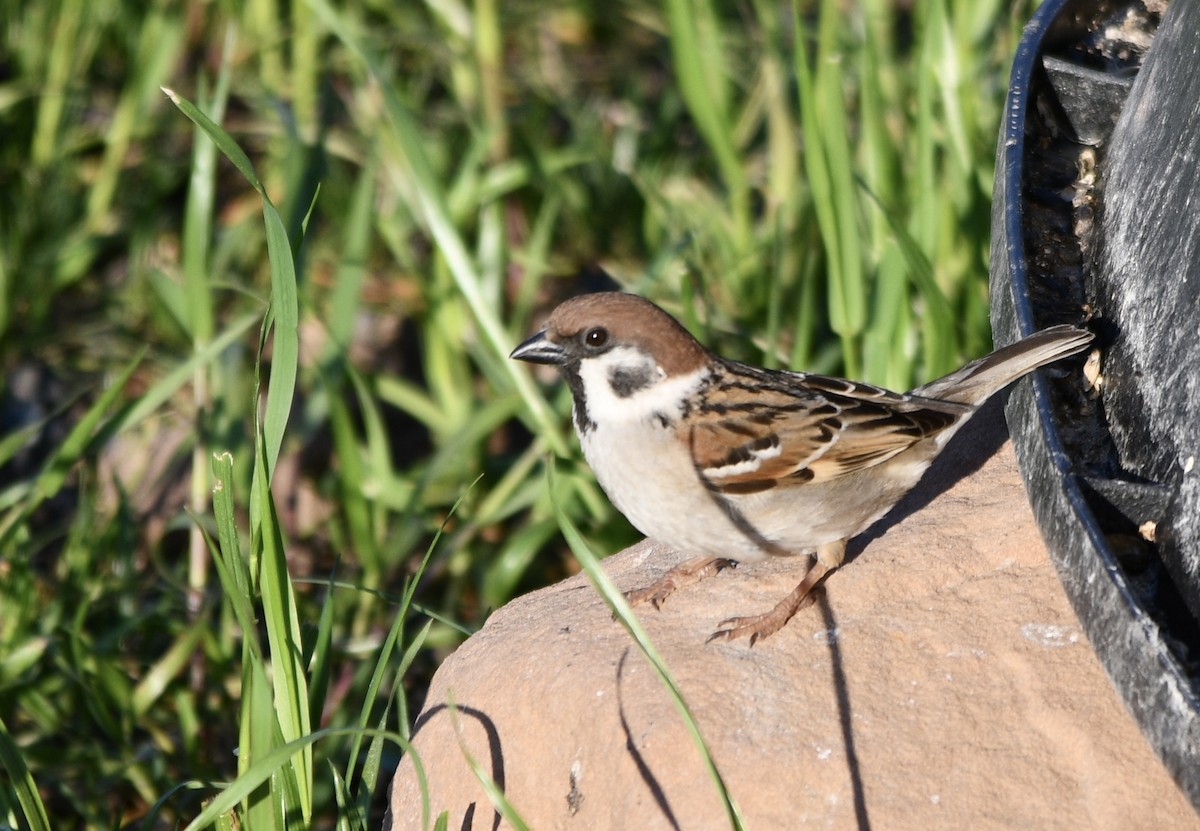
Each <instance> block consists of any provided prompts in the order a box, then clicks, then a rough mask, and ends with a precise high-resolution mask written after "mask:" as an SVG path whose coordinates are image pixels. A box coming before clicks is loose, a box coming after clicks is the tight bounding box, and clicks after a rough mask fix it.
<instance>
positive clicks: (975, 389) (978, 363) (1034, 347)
mask: <svg viewBox="0 0 1200 831" xmlns="http://www.w3.org/2000/svg"><path fill="white" fill-rule="evenodd" d="M1093 337H1094V335H1093V334H1092V333H1091V332H1089V331H1087V330H1086V329H1080V328H1077V327H1075V326H1069V325H1061V326H1051V327H1050V328H1049V329H1043V330H1042V331H1040V332H1035V333H1034V334H1032V335H1030V336H1029V337H1027V338H1024V339H1022V340H1019V341H1017V342H1016V343H1013V344H1009V345H1008V346H1005V347H1001V348H1000V349H997V350H996V351H995V352H993V353H992V354H990V355H985V356H984V357H982V358H979V359H978V360H975V361H971V363H969V364H967V365H966V366H964V367H963V368H962V369H959V370H955V371H954V372H951V373H950V374H949V375H946V376H944V377H942V378H938V379H937V380H936V381H931V382H929V383H928V384H925V385H924V386H922V387H917V388H916V389H915V390H913V391H912V394H913V395H920V396H926V397H929V398H940V399H942V400H945V401H954V402H956V403H959V404H969V405H972V406H974V405H977V404H982V403H983V402H984V401H986V400H987V399H988V398H989V397H991V396H992V395H993V394H995V393H997V392H999V391H1000V390H1002V389H1004V388H1005V387H1007V386H1008V385H1009V384H1011V383H1012V382H1013V381H1015V380H1017V379H1018V378H1020V377H1021V376H1023V375H1026V374H1028V373H1030V372H1032V371H1033V370H1035V369H1037V368H1038V367H1041V366H1045V365H1046V364H1050V363H1054V362H1055V361H1057V360H1060V359H1062V358H1066V357H1068V356H1070V355H1074V354H1076V353H1078V352H1082V351H1083V350H1084V349H1086V348H1087V346H1088V344H1090V343H1091V342H1092V339H1093Z"/></svg>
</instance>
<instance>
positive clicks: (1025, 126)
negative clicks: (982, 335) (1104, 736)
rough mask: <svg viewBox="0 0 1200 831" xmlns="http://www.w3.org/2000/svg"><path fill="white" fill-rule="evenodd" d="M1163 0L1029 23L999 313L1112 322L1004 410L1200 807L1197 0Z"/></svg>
mask: <svg viewBox="0 0 1200 831" xmlns="http://www.w3.org/2000/svg"><path fill="white" fill-rule="evenodd" d="M1147 6H1149V7H1150V9H1151V10H1150V11H1148V10H1147ZM1165 6H1166V4H1165V3H1147V4H1142V3H1133V2H1124V3H1096V2H1082V0H1048V2H1046V3H1045V4H1044V5H1043V6H1042V7H1041V8H1040V9H1039V11H1038V12H1037V14H1036V16H1035V17H1034V19H1033V21H1031V23H1030V24H1029V26H1028V27H1027V28H1026V32H1025V36H1024V38H1023V39H1022V42H1021V45H1020V48H1019V50H1018V53H1017V57H1016V60H1015V63H1014V67H1013V74H1012V80H1011V84H1010V87H1009V94H1008V109H1007V117H1006V121H1005V124H1004V126H1003V129H1002V130H1001V135H1000V141H999V147H998V151H997V170H996V189H995V204H994V207H993V213H992V238H993V241H992V252H991V293H992V327H993V331H994V333H995V338H996V341H997V343H1008V342H1011V341H1013V340H1015V339H1016V338H1018V337H1020V336H1021V335H1025V334H1029V333H1030V332H1033V331H1034V330H1036V329H1038V328H1042V327H1044V326H1046V325H1049V324H1051V323H1057V322H1061V321H1075V322H1078V321H1080V320H1083V319H1087V320H1088V321H1089V323H1088V325H1090V326H1091V327H1092V328H1093V329H1094V330H1095V331H1096V332H1097V335H1098V339H1097V342H1098V345H1099V349H1100V355H1101V356H1102V359H1101V361H1100V363H1099V365H1098V366H1095V367H1094V369H1096V370H1098V374H1097V373H1093V374H1092V376H1091V377H1092V378H1093V379H1094V383H1093V388H1092V389H1091V390H1088V389H1084V388H1083V386H1082V385H1081V384H1080V383H1079V382H1078V380H1077V378H1076V379H1075V380H1073V381H1068V380H1064V381H1054V380H1053V379H1052V378H1050V377H1049V376H1047V375H1046V374H1044V373H1040V374H1039V375H1038V376H1037V377H1035V378H1034V380H1033V383H1032V384H1029V385H1024V384H1023V385H1019V386H1018V387H1017V388H1016V389H1015V391H1014V393H1013V395H1012V396H1011V397H1010V399H1009V402H1008V405H1007V415H1008V420H1009V426H1010V429H1011V431H1012V435H1013V441H1014V444H1015V445H1016V450H1017V456H1018V459H1019V461H1020V464H1021V470H1022V475H1023V476H1024V478H1025V483H1026V487H1027V489H1028V491H1029V494H1030V499H1031V501H1032V503H1033V506H1034V513H1035V515H1036V517H1037V520H1038V524H1039V526H1040V527H1041V531H1042V534H1043V536H1044V537H1045V538H1046V541H1047V544H1048V545H1049V547H1050V550H1051V555H1052V557H1053V559H1054V563H1055V566H1056V567H1057V569H1058V573H1059V576H1060V578H1061V580H1062V583H1063V586H1064V587H1065V589H1066V591H1067V594H1068V595H1069V596H1070V599H1071V602H1072V604H1073V605H1074V608H1075V611H1076V613H1077V614H1078V616H1079V619H1080V621H1081V623H1082V624H1083V627H1084V629H1085V630H1086V632H1087V634H1088V637H1089V638H1090V640H1091V643H1092V645H1093V647H1094V648H1095V650H1096V652H1097V654H1098V655H1099V657H1100V659H1101V662H1102V663H1103V665H1104V667H1105V669H1106V671H1107V672H1108V675H1109V677H1110V678H1111V680H1112V682H1113V685H1114V686H1115V687H1116V689H1117V690H1118V691H1119V692H1120V694H1121V696H1122V697H1123V698H1124V700H1125V702H1126V704H1127V706H1128V708H1129V710H1130V712H1131V713H1132V714H1133V716H1134V718H1135V719H1136V720H1137V721H1138V723H1139V724H1140V726H1141V728H1142V731H1143V732H1144V734H1145V735H1146V737H1147V739H1148V740H1149V741H1150V743H1151V744H1152V745H1153V746H1154V748H1155V749H1156V751H1157V752H1158V754H1159V756H1160V757H1161V758H1162V760H1163V763H1164V764H1165V765H1166V767H1167V769H1168V770H1169V771H1170V772H1171V774H1172V776H1173V777H1174V778H1175V781H1176V782H1177V783H1178V784H1179V786H1180V787H1181V788H1182V789H1183V791H1184V792H1185V793H1186V794H1187V796H1188V797H1189V798H1190V799H1191V801H1192V804H1193V805H1194V806H1196V807H1197V809H1198V810H1200V2H1195V0H1193V1H1192V2H1188V0H1174V2H1172V3H1171V4H1170V7H1169V8H1167V9H1166V11H1165V13H1164V12H1162V8H1161V7H1165ZM1160 14H1161V23H1160V20H1159V15H1160ZM1131 775H1136V772H1132V771H1131Z"/></svg>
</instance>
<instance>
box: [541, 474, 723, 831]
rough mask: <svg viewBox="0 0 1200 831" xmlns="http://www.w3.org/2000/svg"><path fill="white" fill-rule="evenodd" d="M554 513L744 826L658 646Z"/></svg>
mask: <svg viewBox="0 0 1200 831" xmlns="http://www.w3.org/2000/svg"><path fill="white" fill-rule="evenodd" d="M546 476H547V481H548V488H549V491H550V494H551V495H552V496H553V495H554V494H555V493H557V490H556V488H557V483H556V482H555V473H554V464H553V462H552V461H551V462H549V463H548V464H547V466H546ZM554 515H555V517H556V518H557V519H558V525H559V527H560V528H561V529H562V532H563V537H565V538H566V540H567V545H568V546H570V548H571V552H572V553H573V554H574V555H575V558H576V559H577V560H579V564H580V565H581V566H583V570H584V571H585V572H587V576H588V579H589V580H591V582H592V585H593V586H595V587H596V591H597V592H598V593H599V594H600V597H601V598H603V600H604V602H605V603H606V604H607V605H608V607H609V608H610V609H612V610H613V614H614V615H615V616H616V618H617V619H618V620H620V621H621V624H622V625H623V626H624V627H625V628H626V629H628V630H629V634H630V635H631V636H632V637H633V641H634V643H635V644H637V647H638V649H639V650H640V651H641V653H642V654H643V655H644V656H645V657H646V661H647V662H648V663H649V664H650V666H651V667H652V668H653V669H654V673H655V674H656V675H657V676H658V678H659V680H660V681H661V682H662V685H663V687H664V688H665V689H666V690H667V693H668V694H669V695H670V697H671V702H672V703H673V704H674V705H675V709H676V710H678V711H679V715H680V716H681V717H682V718H683V723H684V726H685V727H686V728H687V731H688V733H689V734H690V735H691V737H692V742H693V743H694V744H695V745H696V749H697V750H698V751H699V753H700V758H701V760H702V761H703V763H704V767H705V769H706V770H707V771H708V776H709V778H710V779H711V780H712V783H713V787H715V788H716V790H717V795H718V796H719V797H720V798H721V803H722V805H723V806H724V808H725V818H726V820H727V821H728V822H729V827H730V828H734V829H744V828H745V820H743V819H742V814H741V811H740V810H739V809H738V807H737V804H736V803H735V802H734V801H733V795H732V794H731V793H729V788H728V787H727V786H726V785H725V779H724V777H722V776H721V772H720V771H719V770H718V769H717V763H716V761H715V760H714V759H713V757H712V754H711V753H710V752H709V750H708V745H707V744H706V743H705V741H704V736H703V735H702V734H701V733H700V726H699V725H698V724H697V723H696V718H695V716H693V715H692V711H691V708H690V707H688V704H687V701H686V700H685V699H684V697H683V692H682V691H681V690H680V689H679V685H678V684H677V683H676V681H675V677H674V675H672V673H671V670H670V669H669V668H668V667H667V664H666V662H665V661H664V660H663V658H662V655H660V654H659V652H658V649H657V648H656V647H655V646H654V644H653V642H652V641H651V640H650V635H649V633H648V632H647V631H646V629H645V627H643V626H642V624H641V621H639V620H638V619H637V616H636V615H634V613H633V609H632V608H631V607H630V605H629V601H627V600H626V599H625V595H624V594H622V593H621V590H620V589H618V588H617V586H616V584H615V583H613V581H612V578H610V577H609V576H608V572H606V571H605V570H604V568H603V567H602V566H601V565H600V560H599V559H598V558H597V557H596V555H595V554H593V553H592V550H591V548H590V547H589V546H588V544H587V541H586V540H584V538H583V535H582V534H580V533H579V529H578V528H576V527H575V524H574V523H573V522H571V519H570V517H568V516H567V514H566V512H565V511H564V510H563V509H562V505H561V502H560V501H559V500H558V499H554Z"/></svg>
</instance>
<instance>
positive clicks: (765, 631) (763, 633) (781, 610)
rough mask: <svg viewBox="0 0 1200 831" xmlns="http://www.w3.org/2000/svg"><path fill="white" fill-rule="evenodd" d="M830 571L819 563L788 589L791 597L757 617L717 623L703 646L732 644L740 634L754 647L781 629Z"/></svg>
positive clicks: (730, 619) (810, 600) (808, 600)
mask: <svg viewBox="0 0 1200 831" xmlns="http://www.w3.org/2000/svg"><path fill="white" fill-rule="evenodd" d="M831 571H833V569H831V568H829V567H828V566H826V565H824V564H823V563H821V562H820V561H819V560H818V561H817V562H815V563H813V567H812V568H810V569H809V570H808V574H806V575H804V579H803V580H801V581H800V585H798V586H796V588H794V589H792V592H791V594H789V595H788V596H787V597H785V598H784V599H783V600H780V601H779V602H778V603H776V604H775V608H773V609H771V611H769V612H764V613H763V614H761V615H749V616H747V617H730V618H726V619H725V620H723V621H721V622H720V623H718V624H717V627H718V628H717V631H715V632H713V633H712V634H711V635H709V636H708V639H707V640H706V641H705V643H712V642H713V641H716V640H726V641H732V640H735V639H737V638H740V637H742V636H744V635H748V636H749V637H750V645H751V646H754V644H755V643H757V642H758V641H759V640H760V639H762V638H767V637H770V636H771V635H774V634H775V633H776V632H778V631H779V630H780V629H782V628H783V627H784V624H786V623H787V622H788V621H789V620H791V619H792V616H793V615H795V614H796V612H798V611H800V610H801V609H802V608H804V607H805V606H807V605H808V604H809V603H811V602H812V600H813V598H812V590H813V588H815V587H816V585H817V583H819V582H821V579H822V578H823V577H824V576H825V575H826V574H828V573H829V572H831Z"/></svg>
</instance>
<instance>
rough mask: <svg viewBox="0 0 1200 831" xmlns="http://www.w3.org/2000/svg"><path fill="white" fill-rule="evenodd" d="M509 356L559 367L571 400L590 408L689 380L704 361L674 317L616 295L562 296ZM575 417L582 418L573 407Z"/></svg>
mask: <svg viewBox="0 0 1200 831" xmlns="http://www.w3.org/2000/svg"><path fill="white" fill-rule="evenodd" d="M509 357H510V358H516V359H517V360H521V361H529V362H531V363H536V364H552V365H554V366H557V367H559V369H561V370H562V373H563V375H564V376H565V377H566V379H567V382H568V383H569V384H570V386H571V391H572V393H574V395H575V402H576V405H579V404H581V403H582V402H581V399H588V400H591V401H592V403H593V405H601V404H602V402H604V403H607V402H609V401H613V400H627V399H631V398H633V397H635V396H639V394H640V393H643V392H645V391H647V390H650V389H652V388H654V387H657V386H658V385H660V384H662V383H663V382H666V381H669V380H672V379H679V380H682V379H685V378H686V379H692V378H694V377H696V375H697V373H698V371H699V370H701V369H703V368H704V367H705V366H706V365H707V363H708V361H709V354H708V351H707V350H706V349H705V348H704V347H703V346H701V345H700V343H699V341H697V340H696V339H695V338H693V337H692V336H691V334H689V333H688V331H687V329H684V328H683V326H681V325H680V324H679V322H678V321H676V320H675V318H673V317H671V316H670V315H669V314H667V313H666V312H664V311H663V310H662V309H660V308H659V307H658V306H656V305H654V304H653V303H651V302H650V301H649V300H644V299H642V298H641V297H638V296H636V295H633V294H624V293H622V292H600V293H597V294H585V295H582V296H581V297H575V298H572V299H571V300H568V301H566V302H565V303H563V304H562V305H560V306H559V307H558V308H556V309H555V310H554V311H553V313H551V315H550V319H549V320H548V321H547V322H546V328H544V329H542V331H540V332H538V333H537V334H536V335H534V336H533V337H531V338H529V339H528V340H527V341H525V342H524V343H522V344H521V345H520V346H518V347H517V348H516V349H514V350H513V351H512V354H511V355H509ZM621 409H622V410H623V411H625V412H627V413H631V412H633V410H634V409H636V408H631V407H628V406H626V407H623V408H621ZM576 415H577V418H578V417H579V416H580V415H583V416H584V417H585V418H586V413H580V412H579V410H578V406H577V410H576Z"/></svg>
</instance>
